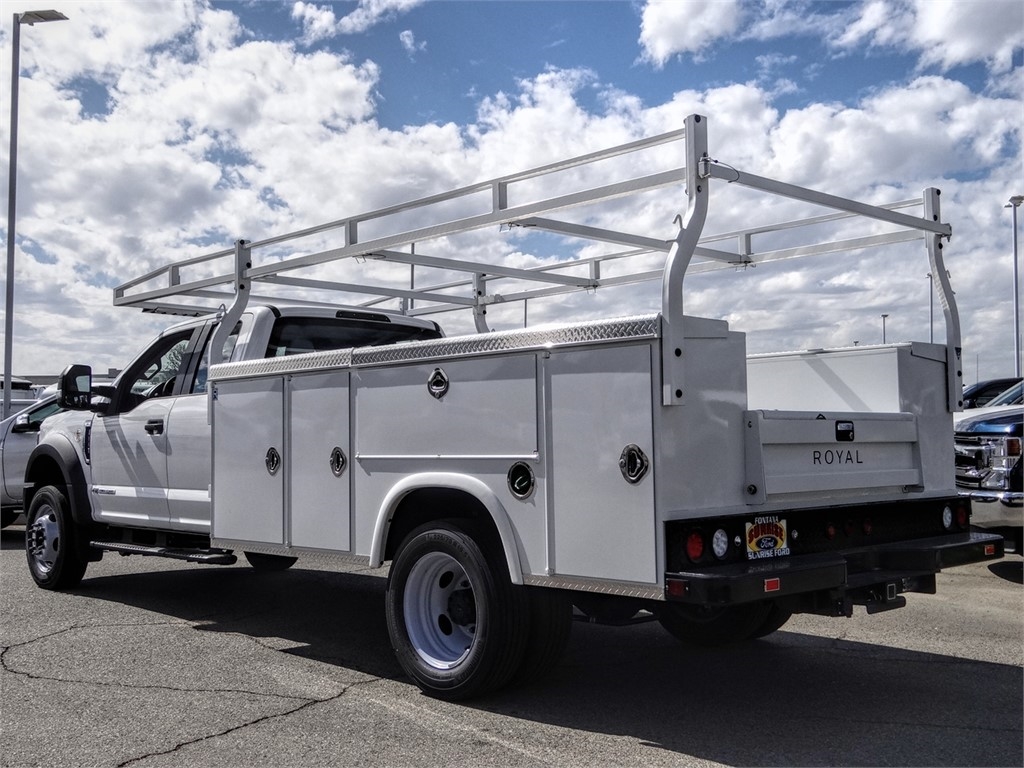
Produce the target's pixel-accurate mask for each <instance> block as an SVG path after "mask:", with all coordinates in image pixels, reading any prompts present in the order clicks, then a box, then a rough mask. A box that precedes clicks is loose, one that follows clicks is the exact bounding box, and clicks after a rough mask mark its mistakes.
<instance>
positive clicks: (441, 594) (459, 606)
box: [402, 552, 477, 669]
mask: <svg viewBox="0 0 1024 768" xmlns="http://www.w3.org/2000/svg"><path fill="white" fill-rule="evenodd" d="M402 607H403V610H404V613H405V628H406V632H408V634H409V641H410V642H411V643H412V647H413V649H415V651H416V653H417V654H418V655H419V657H420V658H421V659H422V660H423V661H424V662H426V663H427V664H429V665H430V666H431V667H434V668H435V669H451V668H452V667H455V666H457V665H458V664H459V663H460V662H462V660H463V659H465V658H466V656H467V655H468V654H469V651H470V649H471V648H472V647H473V640H474V638H475V637H476V630H477V619H476V594H475V591H474V589H473V584H472V582H471V581H470V580H469V576H468V575H467V574H466V570H465V569H464V568H463V567H462V566H461V565H460V564H459V561H458V560H456V559H455V558H453V557H451V556H450V555H447V554H444V553H442V552H432V553H430V554H428V555H426V556H424V557H422V558H420V559H419V560H418V561H417V562H416V564H415V565H413V567H412V569H411V570H410V571H409V578H408V580H407V582H406V587H405V594H404V596H403V600H402Z"/></svg>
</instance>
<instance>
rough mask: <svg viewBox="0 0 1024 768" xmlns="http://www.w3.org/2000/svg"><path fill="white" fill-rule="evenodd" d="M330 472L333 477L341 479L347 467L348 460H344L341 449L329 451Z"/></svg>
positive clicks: (343, 453)
mask: <svg viewBox="0 0 1024 768" xmlns="http://www.w3.org/2000/svg"><path fill="white" fill-rule="evenodd" d="M330 462H331V472H333V473H334V476H335V477H341V476H342V475H343V474H344V473H345V467H346V466H348V460H347V459H346V458H345V452H344V451H343V450H341V448H337V447H335V449H334V450H333V451H331V459H330Z"/></svg>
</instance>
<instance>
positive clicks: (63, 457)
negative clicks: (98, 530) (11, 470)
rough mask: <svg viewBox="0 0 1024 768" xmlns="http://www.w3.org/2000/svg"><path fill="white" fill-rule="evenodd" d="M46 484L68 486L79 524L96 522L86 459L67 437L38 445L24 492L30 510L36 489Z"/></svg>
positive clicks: (75, 518) (30, 459)
mask: <svg viewBox="0 0 1024 768" xmlns="http://www.w3.org/2000/svg"><path fill="white" fill-rule="evenodd" d="M44 485H62V486H64V487H65V488H66V489H67V496H68V502H69V503H70V504H71V516H72V517H73V518H74V520H75V522H76V523H80V524H82V525H87V524H88V523H90V522H92V504H91V503H90V501H89V484H88V481H87V480H86V477H85V469H84V467H83V466H82V459H81V457H80V456H79V453H78V451H77V450H76V449H75V446H74V444H73V443H72V442H71V441H70V440H68V439H67V438H66V437H65V436H63V435H60V436H57V437H56V439H51V440H50V441H49V442H46V443H41V444H39V445H37V446H36V447H35V450H33V451H32V453H31V455H30V456H29V458H28V464H27V466H26V468H25V490H24V504H25V507H24V508H25V510H26V511H27V510H28V508H29V506H30V505H31V504H32V497H33V496H34V495H35V492H36V490H37V489H38V488H41V487H42V486H44Z"/></svg>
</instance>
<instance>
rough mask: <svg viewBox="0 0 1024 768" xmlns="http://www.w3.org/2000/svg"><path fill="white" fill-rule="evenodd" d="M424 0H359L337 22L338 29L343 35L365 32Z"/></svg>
mask: <svg viewBox="0 0 1024 768" xmlns="http://www.w3.org/2000/svg"><path fill="white" fill-rule="evenodd" d="M424 2H426V0H359V7H358V8H356V10H354V11H352V13H350V14H348V15H347V16H344V17H343V18H342V19H341V20H340V21H339V22H338V31H339V32H341V33H342V34H345V35H354V34H358V33H360V32H365V31H366V30H368V29H369V28H370V27H372V26H375V25H376V24H379V23H380V22H382V21H389V20H391V19H394V18H396V17H398V16H400V15H401V14H403V13H408V12H409V11H411V10H412V9H413V8H415V7H416V6H418V5H422V4H423V3H424Z"/></svg>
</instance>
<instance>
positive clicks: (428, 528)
mask: <svg viewBox="0 0 1024 768" xmlns="http://www.w3.org/2000/svg"><path fill="white" fill-rule="evenodd" d="M385 611H386V616H387V624H388V635H389V636H390V638H391V645H392V647H393V648H394V649H395V655H396V656H397V658H398V663H399V664H400V665H401V666H402V669H403V670H404V671H405V672H406V674H407V675H409V677H411V678H412V679H413V681H415V683H416V684H417V685H418V686H419V687H420V688H421V689H422V690H423V691H424V692H425V693H427V694H429V695H431V696H435V697H437V698H440V699H446V700H448V701H456V700H459V699H466V698H469V697H471V696H479V695H482V694H484V693H487V692H489V691H493V690H497V689H498V688H500V687H501V686H503V685H505V684H506V683H508V682H509V681H510V680H511V678H512V676H513V675H514V674H515V673H516V671H517V670H518V669H519V667H520V664H521V663H522V660H523V655H524V652H525V649H526V640H527V633H528V629H529V624H528V622H529V611H528V604H527V597H526V592H525V590H524V589H523V588H521V587H515V586H513V585H512V583H511V581H510V579H509V575H508V569H507V568H506V567H505V561H504V558H500V557H495V558H492V559H490V560H488V559H487V558H486V557H484V554H483V551H482V549H481V547H480V545H479V544H478V543H477V541H476V540H474V538H473V537H472V536H471V535H470V534H468V533H467V532H465V531H463V530H461V529H460V528H457V527H456V526H454V525H451V524H448V523H445V522H434V523H430V524H428V525H425V526H421V527H420V528H417V529H416V530H414V531H412V533H410V534H409V535H408V537H407V538H406V539H405V541H404V542H403V543H402V545H401V547H400V549H399V551H398V554H397V555H396V556H395V559H394V561H393V562H392V564H391V571H390V573H389V575H388V583H387V593H386V595H385Z"/></svg>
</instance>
